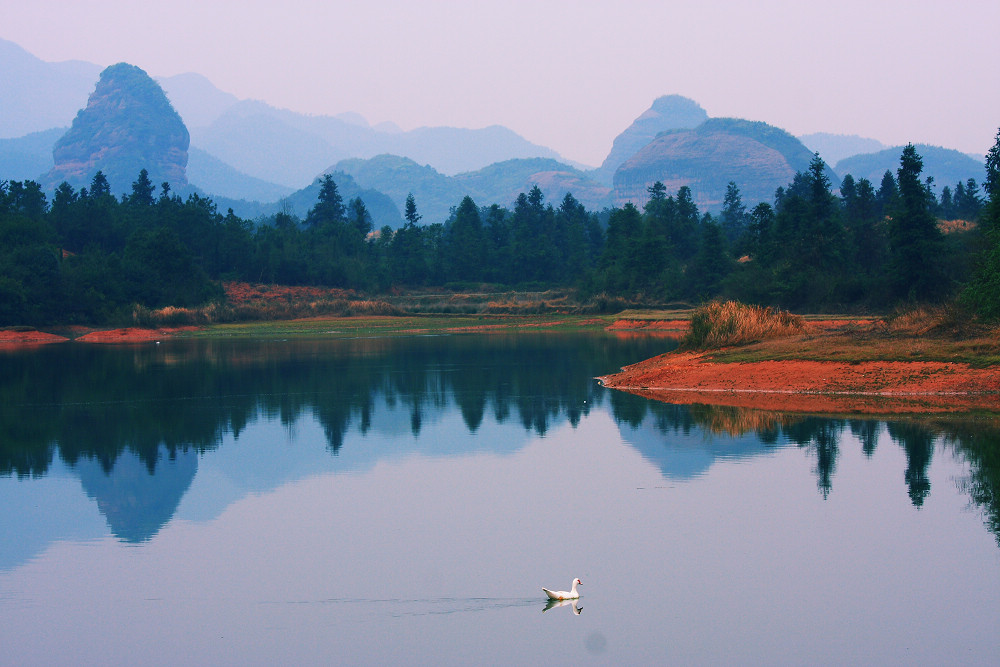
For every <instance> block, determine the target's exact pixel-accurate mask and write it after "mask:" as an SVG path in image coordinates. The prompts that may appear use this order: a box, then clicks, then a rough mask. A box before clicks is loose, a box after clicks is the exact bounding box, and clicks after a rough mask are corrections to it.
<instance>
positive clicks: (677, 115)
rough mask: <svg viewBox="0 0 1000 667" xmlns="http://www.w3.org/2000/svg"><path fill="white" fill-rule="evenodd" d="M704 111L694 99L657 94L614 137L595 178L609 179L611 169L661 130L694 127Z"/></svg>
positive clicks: (699, 121)
mask: <svg viewBox="0 0 1000 667" xmlns="http://www.w3.org/2000/svg"><path fill="white" fill-rule="evenodd" d="M706 120H708V114H707V113H706V112H705V110H704V109H702V108H701V105H700V104H698V103H697V102H695V101H694V100H691V99H688V98H686V97H682V96H680V95H664V96H663V97H658V98H657V99H656V100H655V101H654V102H653V104H652V106H650V107H649V109H647V110H646V111H644V112H643V113H642V115H640V116H639V117H638V118H636V119H635V120H634V121H632V124H631V125H629V126H628V128H626V130H625V131H624V132H622V133H621V134H619V135H618V136H617V137H615V142H614V144H613V145H612V147H611V152H610V153H608V157H607V158H606V159H605V160H604V164H602V165H601V166H600V167H599V168H598V169H597V171H596V175H597V177H598V179H599V180H601V181H603V182H605V183H609V184H610V182H611V177H612V176H613V175H614V173H615V170H616V169H618V167H619V166H621V165H622V164H623V163H624V162H625V161H626V160H628V159H629V158H630V157H632V156H633V155H635V154H636V153H638V152H639V151H640V150H642V148H643V147H644V146H646V145H647V144H648V143H649V142H651V141H652V140H653V139H655V138H656V135H658V134H659V133H660V132H663V131H665V130H681V129H690V128H694V127H698V126H699V125H701V124H702V123H704V122H705V121H706Z"/></svg>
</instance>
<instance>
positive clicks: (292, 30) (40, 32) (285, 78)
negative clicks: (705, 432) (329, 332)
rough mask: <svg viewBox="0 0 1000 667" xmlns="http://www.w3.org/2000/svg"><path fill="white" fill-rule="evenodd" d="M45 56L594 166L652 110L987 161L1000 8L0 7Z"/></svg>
mask: <svg viewBox="0 0 1000 667" xmlns="http://www.w3.org/2000/svg"><path fill="white" fill-rule="evenodd" d="M0 17H2V19H0V38H3V39H8V40H10V41H13V42H15V43H17V44H19V45H20V46H22V47H23V48H25V49H26V50H28V51H30V52H31V53H33V54H35V55H36V56H38V57H39V58H41V59H42V60H47V61H61V60H85V61H89V62H93V63H97V64H99V65H111V64H114V63H116V62H122V61H124V62H128V63H131V64H133V65H137V66H139V67H141V68H143V69H144V70H146V71H147V72H148V73H149V74H151V75H153V76H171V75H174V74H181V73H184V72H198V73H200V74H203V75H205V76H206V77H208V78H209V79H210V80H211V81H212V82H213V83H214V84H215V85H216V86H218V87H219V88H220V89H222V90H225V91H227V92H230V93H233V94H234V95H236V96H237V97H240V98H255V99H261V100H264V101H266V102H268V103H270V104H272V105H274V106H278V107H283V108H288V109H292V110H295V111H301V112H307V113H313V114H337V113H341V112H345V111H356V112H358V113H360V114H362V115H363V116H365V118H367V119H368V121H369V122H371V123H372V124H375V123H378V122H381V121H385V120H390V121H393V122H395V123H396V124H398V125H400V126H401V127H403V128H404V129H411V128H413V127H418V126H422V125H452V126H457V127H471V128H477V127H485V126H487V125H492V124H499V125H506V126H507V127H510V128H511V129H513V130H515V131H516V132H518V133H520V134H521V135H523V136H524V137H525V138H527V139H529V140H531V141H533V142H536V143H539V144H543V145H546V146H549V147H551V148H553V149H554V150H556V151H558V152H559V153H561V154H562V155H563V156H564V157H566V158H569V159H572V160H577V161H579V162H583V163H586V164H590V165H595V166H596V165H598V164H600V163H601V161H602V160H603V159H604V157H605V156H606V155H607V152H608V150H610V148H611V142H612V141H613V140H614V137H615V136H616V135H617V134H618V133H619V132H621V131H622V130H623V129H624V128H625V127H627V126H628V124H629V123H631V122H632V120H633V119H634V118H635V117H636V116H638V115H639V114H640V113H642V111H644V110H645V109H647V108H648V107H649V105H650V103H651V102H652V101H653V100H654V99H655V98H656V97H659V96H660V95H665V94H671V93H678V94H681V95H685V96H687V97H690V98H692V99H694V100H696V101H697V102H698V103H700V104H701V105H702V106H703V107H705V110H706V111H707V112H708V113H709V115H711V116H735V117H741V118H747V119H750V120H762V121H765V122H768V123H771V124H773V125H777V126H779V127H781V128H784V129H786V130H788V131H789V132H792V133H793V134H805V133H810V132H834V133H840V134H859V135H862V136H867V137H872V138H875V139H878V140H880V141H882V142H884V143H886V144H893V145H894V144H903V143H906V142H910V141H912V142H914V143H929V144H936V145H942V146H946V147H949V148H956V149H959V150H961V151H964V152H970V153H976V154H979V155H982V154H983V153H985V152H986V150H987V149H988V148H989V147H990V146H991V145H992V144H993V140H994V137H995V135H996V132H997V128H998V127H1000V39H997V38H996V37H995V31H996V29H997V26H998V25H1000V1H998V0H952V1H951V2H948V3H944V2H940V1H937V0H935V1H929V0H909V1H898V2H897V1H886V0H867V1H856V0H841V1H834V2H810V1H809V0H797V1H788V2H786V1H780V0H760V1H758V2H736V1H720V0H696V1H693V2H670V1H666V0H659V1H648V0H614V1H587V0H583V1H577V2H569V1H566V0H554V1H546V0H499V1H495V0H479V1H475V0H472V1H468V2H457V1H451V0H447V1H425V2H406V1H403V0H366V1H364V2H362V1H359V0H353V1H351V2H339V1H335V0H334V1H331V0H283V1H281V2H275V1H274V0H240V1H238V2H237V1H228V0H225V1H217V0H171V1H169V2H161V3H145V2H142V1H141V0H87V1H76V0H73V1H65V0H63V1H58V0H32V1H31V2H26V1H25V0H0Z"/></svg>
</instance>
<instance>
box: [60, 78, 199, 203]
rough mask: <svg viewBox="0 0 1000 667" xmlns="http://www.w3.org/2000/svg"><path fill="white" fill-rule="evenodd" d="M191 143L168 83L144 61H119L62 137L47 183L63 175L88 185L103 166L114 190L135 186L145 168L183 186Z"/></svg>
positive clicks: (75, 183) (74, 183)
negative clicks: (166, 86)
mask: <svg viewBox="0 0 1000 667" xmlns="http://www.w3.org/2000/svg"><path fill="white" fill-rule="evenodd" d="M189 143H190V137H189V136H188V131H187V128H186V127H185V126H184V121H182V120H181V117H180V116H179V115H178V114H177V112H176V111H174V108H173V107H172V106H171V105H170V102H169V100H167V96H166V95H165V94H164V93H163V89H162V88H160V86H159V85H158V84H157V83H156V82H155V81H153V80H152V79H151V78H150V77H149V75H148V74H146V73H145V72H144V71H143V70H141V69H139V68H138V67H136V66H134V65H129V64H127V63H118V64H117V65H112V66H111V67H108V68H107V69H105V70H104V71H103V72H101V77H100V79H99V80H98V82H97V86H96V87H95V88H94V92H93V93H91V95H90V98H89V99H88V100H87V106H86V107H85V108H84V109H81V110H80V112H79V113H78V114H77V115H76V118H75V119H73V125H72V126H71V127H70V128H69V130H68V131H67V132H66V134H64V135H63V136H62V137H61V138H60V139H59V140H58V141H57V142H56V144H55V147H54V148H53V149H52V157H53V160H54V162H55V166H53V168H52V170H51V171H49V173H48V175H47V176H46V177H45V179H44V182H43V186H44V187H45V189H47V190H52V189H54V188H55V187H56V186H58V185H59V183H61V182H63V181H67V182H68V183H69V184H70V185H72V186H73V187H75V188H80V187H84V186H88V185H90V182H91V179H92V178H93V176H94V174H95V173H96V172H97V171H98V170H100V171H103V172H104V175H105V177H107V179H108V182H109V183H110V185H111V189H112V192H115V193H122V192H129V191H130V189H131V184H132V182H133V181H134V180H135V178H136V176H138V175H139V171H140V170H142V169H146V170H147V171H148V172H149V178H150V180H151V181H152V182H153V183H154V184H157V185H158V184H160V183H162V182H164V181H166V182H169V183H170V184H172V185H175V186H183V185H186V184H187V176H186V175H185V168H186V167H187V160H188V145H189Z"/></svg>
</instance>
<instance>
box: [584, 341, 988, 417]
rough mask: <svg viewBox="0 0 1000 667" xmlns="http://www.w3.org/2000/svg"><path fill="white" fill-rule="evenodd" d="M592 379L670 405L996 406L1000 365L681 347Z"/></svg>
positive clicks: (855, 409)
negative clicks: (771, 355) (755, 357)
mask: <svg viewBox="0 0 1000 667" xmlns="http://www.w3.org/2000/svg"><path fill="white" fill-rule="evenodd" d="M597 379H598V380H599V381H600V382H601V384H602V385H603V386H605V387H607V388H609V389H617V390H620V391H625V392H628V393H631V394H635V395H638V396H643V397H645V398H650V399H653V400H658V401H662V402H665V403H674V404H692V403H708V404H713V405H725V406H730V407H744V408H756V409H761V410H776V411H782V412H811V413H858V414H888V413H895V414H901V413H949V412H969V411H976V410H985V411H990V412H1000V372H998V370H997V369H995V368H975V367H972V366H970V365H969V364H967V363H960V362H941V361H862V362H840V361H805V360H788V359H786V360H768V361H745V362H731V363H725V362H716V361H712V360H711V359H709V358H708V355H707V354H706V353H698V352H680V353H667V354H664V355H660V356H658V357H653V358H652V359H647V360H645V361H641V362H639V363H637V364H632V365H630V366H626V367H625V368H623V369H622V370H621V371H619V372H618V373H612V374H609V375H605V376H602V377H599V378H597Z"/></svg>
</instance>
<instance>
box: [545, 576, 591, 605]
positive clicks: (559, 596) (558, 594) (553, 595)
mask: <svg viewBox="0 0 1000 667" xmlns="http://www.w3.org/2000/svg"><path fill="white" fill-rule="evenodd" d="M577 586H583V582H582V581H580V580H579V579H574V580H573V588H571V589H570V590H568V591H550V590H549V589H547V588H543V589H542V590H543V591H544V592H545V594H546V595H548V596H549V599H550V600H575V599H576V598H578V597H580V594H579V593H577V592H576V587H577Z"/></svg>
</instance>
